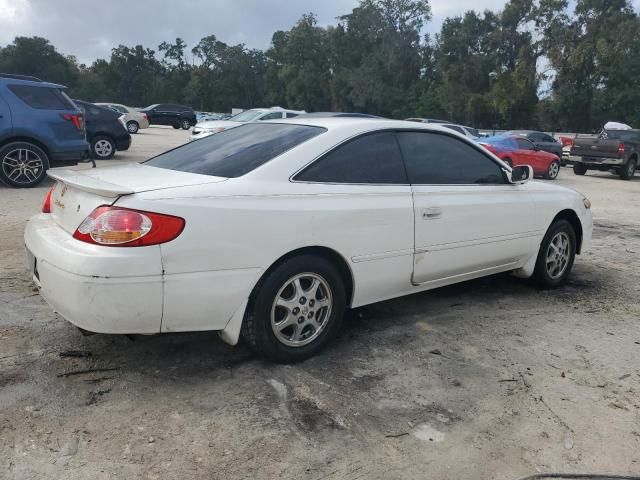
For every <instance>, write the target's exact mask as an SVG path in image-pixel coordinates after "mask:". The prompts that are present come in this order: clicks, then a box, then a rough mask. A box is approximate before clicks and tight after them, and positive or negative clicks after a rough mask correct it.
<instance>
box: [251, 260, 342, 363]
mask: <svg viewBox="0 0 640 480" xmlns="http://www.w3.org/2000/svg"><path fill="white" fill-rule="evenodd" d="M345 307H346V300H345V287H344V283H343V281H342V278H341V276H340V273H339V272H338V270H337V269H336V267H335V266H334V265H333V264H332V263H330V262H329V261H327V260H325V259H323V258H321V257H316V256H313V255H301V256H298V257H294V258H291V259H289V260H286V261H285V262H283V263H281V264H280V265H278V266H276V267H275V268H274V269H273V270H272V271H271V272H270V273H268V274H267V276H266V278H264V279H262V280H261V281H260V283H259V284H258V286H257V287H256V290H255V291H254V293H253V294H252V296H251V300H250V302H249V306H248V308H247V315H246V318H245V322H244V325H243V332H242V334H243V337H244V339H245V340H246V341H247V343H248V344H249V346H250V347H251V349H252V350H253V351H254V352H255V353H257V354H258V355H259V356H261V357H263V358H266V359H268V360H272V361H275V362H282V363H295V362H299V361H302V360H306V359H307V358H309V357H312V356H313V355H315V354H316V353H318V352H319V351H320V350H321V349H323V348H324V347H325V346H326V345H327V344H328V343H329V342H330V341H331V339H332V338H333V337H334V336H335V334H336V333H337V331H338V330H339V329H340V325H341V323H342V317H343V316H344V310H345Z"/></svg>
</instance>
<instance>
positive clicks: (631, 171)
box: [620, 158, 638, 180]
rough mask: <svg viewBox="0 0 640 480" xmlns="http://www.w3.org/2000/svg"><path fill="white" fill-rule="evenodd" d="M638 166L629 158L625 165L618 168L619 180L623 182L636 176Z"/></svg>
mask: <svg viewBox="0 0 640 480" xmlns="http://www.w3.org/2000/svg"><path fill="white" fill-rule="evenodd" d="M637 166H638V164H637V162H636V159H635V158H630V159H629V160H628V161H627V163H626V164H625V165H623V166H622V167H621V168H620V178H622V179H623V180H631V179H632V178H633V176H634V175H635V174H636V167H637Z"/></svg>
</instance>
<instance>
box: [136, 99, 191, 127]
mask: <svg viewBox="0 0 640 480" xmlns="http://www.w3.org/2000/svg"><path fill="white" fill-rule="evenodd" d="M140 111H141V112H142V113H144V114H146V115H147V118H148V119H149V124H151V125H170V126H172V127H173V128H175V129H178V128H182V129H183V130H189V129H190V128H191V127H193V126H194V125H195V124H196V123H197V122H196V114H195V112H194V111H193V109H192V108H191V107H185V106H184V105H172V104H168V103H158V104H155V105H149V106H148V107H146V108H143V109H142V110H140Z"/></svg>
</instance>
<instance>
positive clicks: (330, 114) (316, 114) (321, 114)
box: [300, 112, 382, 118]
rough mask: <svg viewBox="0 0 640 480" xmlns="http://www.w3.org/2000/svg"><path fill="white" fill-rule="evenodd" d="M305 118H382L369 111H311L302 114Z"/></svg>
mask: <svg viewBox="0 0 640 480" xmlns="http://www.w3.org/2000/svg"><path fill="white" fill-rule="evenodd" d="M300 116H301V117H303V118H321V117H324V118H328V117H351V118H382V117H378V116H377V115H369V114H368V113H350V112H311V113H304V114H302V115H300Z"/></svg>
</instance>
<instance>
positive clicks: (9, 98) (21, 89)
mask: <svg viewBox="0 0 640 480" xmlns="http://www.w3.org/2000/svg"><path fill="white" fill-rule="evenodd" d="M64 88H65V87H63V86H62V85H56V84H54V83H48V82H43V81H41V80H40V79H38V78H34V77H26V76H22V75H10V74H6V73H0V180H2V181H3V182H4V183H6V184H8V185H11V186H13V187H33V186H35V185H38V184H39V183H40V182H41V181H42V180H43V179H44V177H45V172H46V170H47V169H48V168H49V167H57V166H63V165H75V164H77V163H78V161H80V160H84V159H86V158H88V156H89V144H88V143H87V140H86V139H85V126H84V116H83V114H82V112H81V111H80V110H78V107H77V106H76V105H74V103H73V102H72V101H71V99H70V98H69V97H67V95H66V94H65V93H64Z"/></svg>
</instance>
